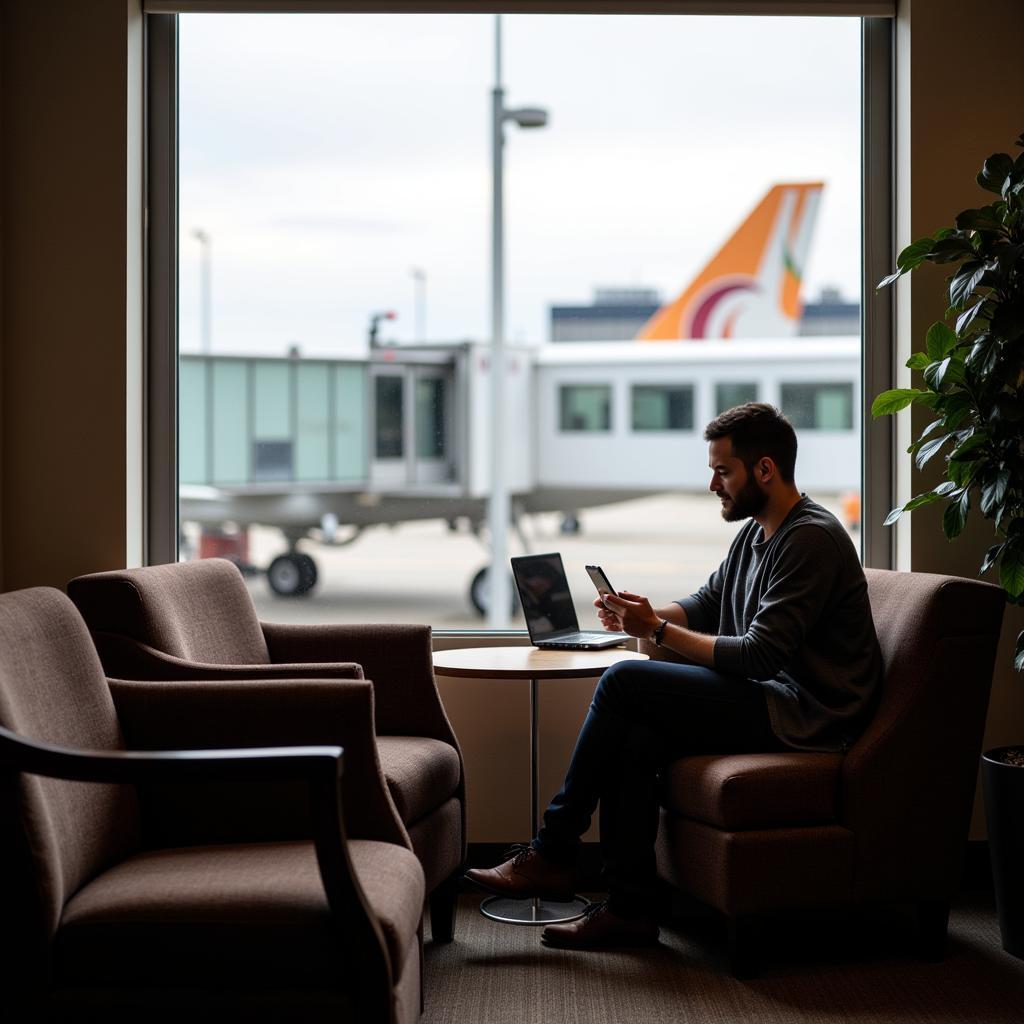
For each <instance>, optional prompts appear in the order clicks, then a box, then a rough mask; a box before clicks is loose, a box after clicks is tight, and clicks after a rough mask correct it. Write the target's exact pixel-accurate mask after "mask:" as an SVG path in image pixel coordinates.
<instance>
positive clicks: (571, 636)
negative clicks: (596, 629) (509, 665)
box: [540, 633, 625, 650]
mask: <svg viewBox="0 0 1024 1024" xmlns="http://www.w3.org/2000/svg"><path fill="white" fill-rule="evenodd" d="M623 639H625V638H623ZM606 640H608V634H607V633H568V634H566V635H565V636H560V637H559V638H558V639H557V640H542V641H541V642H540V645H541V646H543V647H562V648H568V649H570V650H579V649H580V648H587V647H590V646H591V645H593V644H595V643H601V642H602V641H606Z"/></svg>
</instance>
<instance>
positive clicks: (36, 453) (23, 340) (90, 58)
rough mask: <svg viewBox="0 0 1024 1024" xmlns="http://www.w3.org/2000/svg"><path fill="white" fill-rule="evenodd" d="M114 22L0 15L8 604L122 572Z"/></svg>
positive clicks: (122, 262) (66, 10)
mask: <svg viewBox="0 0 1024 1024" xmlns="http://www.w3.org/2000/svg"><path fill="white" fill-rule="evenodd" d="M126 9H127V5H126V3H125V0H92V2H90V3H87V4H84V3H80V2H76V0H47V2H46V3H45V4H41V3H38V2H37V0H7V2H6V3H5V4H4V5H3V27H2V56H0V68H2V75H3V79H2V83H3V84H2V89H0V99H2V110H0V120H2V124H3V149H2V155H0V160H2V166H0V182H2V184H0V192H2V202H0V222H2V224H3V236H2V242H3V279H2V294H3V296H4V303H3V307H2V344H3V352H2V356H3V360H2V376H0V381H2V384H0V386H2V394H0V409H2V452H0V465H2V481H0V493H2V508H0V521H2V544H0V551H2V554H3V580H4V585H5V586H6V587H7V588H8V589H15V588H19V587H26V586H31V585H36V584H47V585H50V586H63V584H64V583H65V582H66V581H67V579H68V578H69V577H71V576H74V575H76V574H78V573H81V572H87V571H90V570H95V569H101V568H106V567H114V566H118V565H123V564H124V561H125V552H126V542H125V521H126V517H125V507H126V477H125V465H126V455H125V452H126V445H125V441H126V438H125V423H126V406H125V396H126V379H125V366H126V351H127V345H126V305H127V295H126V252H127V250H126V243H127V236H126V205H127V202H126V195H127V179H126V175H127V155H126V154H127V147H126V125H127V100H126V73H127V72H126V68H127V65H126V56H127V45H126V27H127V15H126Z"/></svg>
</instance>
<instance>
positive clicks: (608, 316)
mask: <svg viewBox="0 0 1024 1024" xmlns="http://www.w3.org/2000/svg"><path fill="white" fill-rule="evenodd" d="M661 306H662V299H661V296H660V295H659V293H658V291H657V290H656V289H654V288H595V289H594V300H593V302H591V303H590V304H589V305H562V306H551V307H550V310H551V340H552V341H626V340H628V339H630V338H633V337H635V336H636V334H637V332H638V331H639V330H640V329H641V328H642V327H643V326H644V324H645V323H647V321H648V320H649V319H650V318H651V317H652V316H653V315H654V314H655V313H656V312H657V311H658V310H659V309H660V308H661ZM798 333H799V334H801V335H812V336H815V337H821V336H822V335H832V334H841V335H847V336H849V335H855V334H860V304H859V303H857V302H850V301H848V300H845V299H843V297H842V296H841V295H840V293H839V290H838V289H837V288H822V290H821V293H820V295H819V296H818V298H817V299H816V300H814V301H813V302H807V303H805V304H804V308H803V316H802V318H801V320H800V329H799V331H798Z"/></svg>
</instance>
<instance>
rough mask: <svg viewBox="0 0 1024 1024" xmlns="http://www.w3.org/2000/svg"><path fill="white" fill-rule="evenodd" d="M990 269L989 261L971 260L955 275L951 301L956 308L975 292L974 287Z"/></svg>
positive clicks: (951, 283) (950, 285)
mask: <svg viewBox="0 0 1024 1024" xmlns="http://www.w3.org/2000/svg"><path fill="white" fill-rule="evenodd" d="M988 269H989V266H988V264H987V263H982V262H980V261H978V260H971V261H970V263H965V264H964V265H963V266H962V267H961V268H960V270H959V271H958V272H957V273H956V274H954V275H953V280H952V281H950V283H949V302H950V305H951V306H952V307H953V308H954V309H959V308H960V307H961V306H963V304H964V303H965V302H966V301H967V300H968V299H969V298H970V297H971V296H972V295H973V294H974V289H975V288H977V286H978V285H979V283H980V282H981V279H982V278H983V277H984V276H985V272H986V271H987V270H988ZM947 330H948V328H947Z"/></svg>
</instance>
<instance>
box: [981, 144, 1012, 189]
mask: <svg viewBox="0 0 1024 1024" xmlns="http://www.w3.org/2000/svg"><path fill="white" fill-rule="evenodd" d="M1012 170H1013V161H1012V160H1011V159H1010V157H1009V156H1008V155H1007V154H1006V153H993V155H992V156H990V157H989V158H988V159H987V160H986V161H985V163H984V164H982V167H981V170H980V171H979V172H978V177H977V179H976V180H977V182H978V184H979V185H980V186H981V187H982V188H983V189H985V190H987V191H988V192H995V193H996V195H1002V192H1003V185H1004V184H1005V183H1006V179H1007V178H1008V177H1009V175H1010V172H1011V171H1012Z"/></svg>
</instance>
